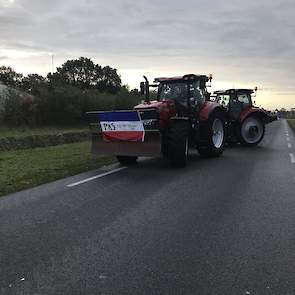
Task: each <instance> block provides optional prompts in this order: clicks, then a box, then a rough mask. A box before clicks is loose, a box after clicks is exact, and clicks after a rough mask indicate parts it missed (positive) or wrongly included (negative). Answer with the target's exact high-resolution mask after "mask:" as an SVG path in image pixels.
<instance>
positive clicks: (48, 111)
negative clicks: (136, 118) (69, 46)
mask: <svg viewBox="0 0 295 295" xmlns="http://www.w3.org/2000/svg"><path fill="white" fill-rule="evenodd" d="M0 81H1V82H2V84H4V85H6V86H7V88H6V91H5V93H3V92H2V94H0V96H2V108H1V109H0V121H1V122H2V123H6V124H12V125H24V124H25V125H33V126H35V125H53V124H74V123H80V122H82V121H83V120H84V117H85V112H87V111H91V110H111V109H124V108H125V109H128V108H131V107H132V106H133V105H134V104H136V103H137V102H138V101H139V100H140V96H139V92H138V90H137V89H134V90H131V91H130V90H129V89H128V87H127V86H126V85H122V81H121V78H120V76H119V74H118V73H117V70H116V69H114V68H112V67H110V66H104V67H102V66H101V65H98V64H95V63H94V62H93V61H92V60H91V59H89V58H86V57H80V58H79V59H73V60H68V61H66V62H65V63H64V64H63V65H62V66H61V67H58V68H57V69H56V72H54V73H48V74H47V76H46V77H43V76H41V75H39V74H29V75H27V76H24V75H22V74H20V73H17V72H15V71H14V70H13V69H12V68H11V67H6V66H1V67H0ZM0 99H1V97H0Z"/></svg>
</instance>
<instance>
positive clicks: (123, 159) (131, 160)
mask: <svg viewBox="0 0 295 295" xmlns="http://www.w3.org/2000/svg"><path fill="white" fill-rule="evenodd" d="M117 160H118V161H119V162H120V164H121V165H123V166H130V165H133V164H135V163H136V161H137V157H136V156H117Z"/></svg>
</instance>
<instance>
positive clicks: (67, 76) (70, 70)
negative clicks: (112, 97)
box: [48, 57, 121, 93]
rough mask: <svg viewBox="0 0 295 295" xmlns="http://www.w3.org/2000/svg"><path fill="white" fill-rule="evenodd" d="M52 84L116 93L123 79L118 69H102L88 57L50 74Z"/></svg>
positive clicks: (65, 65)
mask: <svg viewBox="0 0 295 295" xmlns="http://www.w3.org/2000/svg"><path fill="white" fill-rule="evenodd" d="M48 79H49V81H50V82H51V84H55V85H56V84H64V83H66V84H70V85H72V86H75V87H78V88H80V89H90V88H96V89H98V90H100V91H102V92H110V93H116V92H118V91H119V90H120V88H121V78H120V76H119V75H118V73H117V70H116V69H113V68H111V67H109V66H106V67H103V68H102V67H101V66H100V65H97V64H94V63H93V61H92V60H91V59H89V58H86V57H80V58H79V59H74V60H68V61H66V62H65V63H64V64H63V65H62V66H61V67H59V68H57V71H56V73H54V74H49V75H48Z"/></svg>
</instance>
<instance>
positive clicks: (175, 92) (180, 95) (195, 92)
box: [159, 81, 204, 103]
mask: <svg viewBox="0 0 295 295" xmlns="http://www.w3.org/2000/svg"><path fill="white" fill-rule="evenodd" d="M167 99H172V100H176V101H178V102H180V103H187V101H188V99H192V100H195V101H196V102H198V101H199V102H200V101H203V100H204V93H203V91H202V90H201V89H200V82H199V81H192V82H187V81H183V82H182V81H181V82H166V83H162V84H161V85H160V88H159V100H167Z"/></svg>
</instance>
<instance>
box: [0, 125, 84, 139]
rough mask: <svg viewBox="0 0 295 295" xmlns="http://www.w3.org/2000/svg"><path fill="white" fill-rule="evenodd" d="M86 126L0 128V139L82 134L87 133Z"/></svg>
mask: <svg viewBox="0 0 295 295" xmlns="http://www.w3.org/2000/svg"><path fill="white" fill-rule="evenodd" d="M88 130H89V129H88V127H87V126H77V127H60V126H49V127H42V128H28V127H17V128H16V127H11V128H10V127H9V126H0V138H5V137H15V138H19V137H26V136H33V135H54V134H59V133H73V132H83V131H88Z"/></svg>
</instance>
